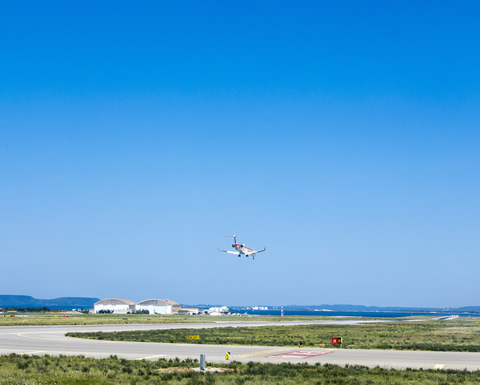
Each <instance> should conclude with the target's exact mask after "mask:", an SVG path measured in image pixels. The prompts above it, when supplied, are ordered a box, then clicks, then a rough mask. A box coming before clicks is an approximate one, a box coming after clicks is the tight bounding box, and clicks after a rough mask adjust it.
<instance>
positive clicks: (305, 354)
mask: <svg viewBox="0 0 480 385" xmlns="http://www.w3.org/2000/svg"><path fill="white" fill-rule="evenodd" d="M330 353H333V350H330V351H327V352H318V351H308V350H297V351H294V352H287V353H280V354H274V355H272V356H267V357H268V358H274V357H280V358H311V357H317V356H323V355H325V354H330Z"/></svg>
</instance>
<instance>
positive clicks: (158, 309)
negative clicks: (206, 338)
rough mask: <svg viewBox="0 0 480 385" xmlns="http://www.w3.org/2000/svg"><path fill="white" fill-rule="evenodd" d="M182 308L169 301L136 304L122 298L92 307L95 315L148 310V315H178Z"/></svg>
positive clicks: (151, 300) (102, 302)
mask: <svg viewBox="0 0 480 385" xmlns="http://www.w3.org/2000/svg"><path fill="white" fill-rule="evenodd" d="M181 308H182V306H181V305H180V304H179V303H177V302H175V301H172V300H170V299H146V300H143V301H140V302H138V303H136V302H134V301H131V300H129V299H124V298H107V299H102V300H101V301H98V302H97V303H95V305H94V312H95V313H104V312H108V313H115V314H127V313H134V312H136V311H141V310H148V313H149V314H178V312H179V310H180V309H181Z"/></svg>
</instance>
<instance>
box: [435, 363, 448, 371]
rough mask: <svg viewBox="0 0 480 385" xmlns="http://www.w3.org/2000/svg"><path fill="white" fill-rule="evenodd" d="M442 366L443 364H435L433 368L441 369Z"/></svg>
mask: <svg viewBox="0 0 480 385" xmlns="http://www.w3.org/2000/svg"><path fill="white" fill-rule="evenodd" d="M444 366H445V364H437V365H435V366H434V367H433V369H435V370H438V369H443V367H444Z"/></svg>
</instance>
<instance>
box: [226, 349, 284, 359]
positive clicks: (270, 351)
mask: <svg viewBox="0 0 480 385" xmlns="http://www.w3.org/2000/svg"><path fill="white" fill-rule="evenodd" d="M282 350H287V349H279V348H277V349H270V350H261V351H258V352H252V353H242V354H232V355H231V357H232V358H241V357H250V356H262V355H265V354H269V353H276V352H281V351H282Z"/></svg>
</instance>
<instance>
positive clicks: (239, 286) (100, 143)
mask: <svg viewBox="0 0 480 385" xmlns="http://www.w3.org/2000/svg"><path fill="white" fill-rule="evenodd" d="M479 17H480V5H479V3H478V2H477V1H471V2H468V1H464V2H460V3H459V2H454V1H451V2H443V1H425V2H417V1H411V2H408V1H402V2H383V1H370V2H369V1H366V2H363V1H362V2H360V1H338V2H337V1H335V2H332V1H328V2H327V1H324V2H320V1H319V2H317V1H311V2H308V1H304V2H283V1H255V2H232V1H230V2H225V1H201V2H198V1H181V2H178V1H168V2H165V1H143V2H140V3H135V4H134V3H132V2H130V1H105V2H100V3H99V2H97V1H81V2H80V1H78V2H61V1H44V2H37V1H15V2H7V1H3V2H1V12H0V52H1V60H0V187H1V188H0V234H1V236H0V257H1V280H0V294H26V295H32V296H34V297H37V298H54V297H61V296H91V297H99V298H105V297H123V298H130V299H133V300H142V299H146V298H171V299H173V300H176V301H179V302H182V303H190V304H194V303H220V304H230V305H231V304H251V305H255V304H271V305H280V304H284V305H286V304H294V303H295V304H322V303H329V304H334V303H348V304H363V305H378V306H389V305H392V306H432V307H433V306H438V307H443V306H451V307H454V306H466V305H480V300H479V299H478V289H479V286H478V272H479V271H480V258H479V251H480V247H479V231H480V225H479V218H480V204H479V196H480V178H479V169H480V151H479V150H480V126H479V123H480V108H479V102H480V71H479V68H480V43H479V41H480V40H479V37H480V23H479V22H478V20H479ZM233 233H235V234H239V235H240V236H241V238H240V239H239V240H240V241H241V242H244V243H246V245H247V246H249V247H253V248H263V247H264V246H267V252H265V253H263V254H260V255H259V256H258V257H257V258H256V259H255V261H251V260H250V258H248V259H247V258H237V257H235V256H230V255H227V254H224V253H219V252H218V251H217V250H216V247H217V246H218V247H221V248H228V247H229V246H230V244H231V240H229V239H227V238H224V236H225V235H229V234H233Z"/></svg>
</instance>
